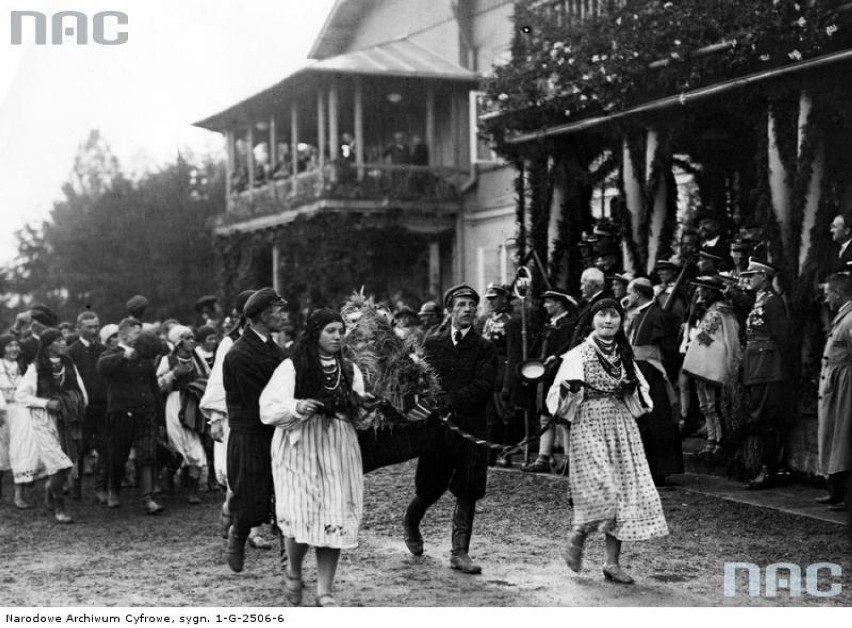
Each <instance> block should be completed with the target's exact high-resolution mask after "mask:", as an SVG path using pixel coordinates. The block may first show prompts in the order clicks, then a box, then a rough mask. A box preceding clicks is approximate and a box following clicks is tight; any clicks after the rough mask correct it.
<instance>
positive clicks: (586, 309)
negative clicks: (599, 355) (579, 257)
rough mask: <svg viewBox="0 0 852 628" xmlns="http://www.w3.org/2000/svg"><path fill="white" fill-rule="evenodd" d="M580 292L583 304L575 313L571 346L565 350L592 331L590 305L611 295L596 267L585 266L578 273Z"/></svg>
mask: <svg viewBox="0 0 852 628" xmlns="http://www.w3.org/2000/svg"><path fill="white" fill-rule="evenodd" d="M580 292H581V293H582V296H583V306H582V308H581V309H580V312H579V313H578V314H577V323H576V324H575V325H574V333H573V334H572V335H571V346H570V347H566V348H565V351H567V350H568V349H573V348H574V347H576V346H577V345H578V344H580V343H581V342H583V341H584V340H585V339H586V337H587V336H588V335H589V334H590V333H592V306H593V305H594V304H595V303H597V302H598V301H600V300H601V299H603V298H605V297H609V296H612V295H611V294H610V293H609V292H608V291H607V290H606V288H605V276H604V274H603V272H602V271H601V270H599V269H597V268H587V269H586V270H584V271H583V274H582V275H580Z"/></svg>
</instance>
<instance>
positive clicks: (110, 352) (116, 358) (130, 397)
mask: <svg viewBox="0 0 852 628" xmlns="http://www.w3.org/2000/svg"><path fill="white" fill-rule="evenodd" d="M97 368H98V373H100V374H101V376H103V378H104V380H106V384H107V412H108V413H109V414H115V413H126V412H136V413H156V412H157V411H158V410H159V404H160V387H159V385H158V384H157V374H156V371H155V370H154V363H153V362H152V361H151V360H150V359H149V358H143V357H140V356H139V354H138V353H137V355H136V356H134V358H133V359H132V360H127V359H125V357H124V348H123V347H121V346H118V347H113V348H112V349H106V350H105V351H104V352H103V353H102V354H101V357H100V358H99V359H98V367H97Z"/></svg>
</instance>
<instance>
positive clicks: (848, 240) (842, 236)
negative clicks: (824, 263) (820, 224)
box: [831, 212, 852, 273]
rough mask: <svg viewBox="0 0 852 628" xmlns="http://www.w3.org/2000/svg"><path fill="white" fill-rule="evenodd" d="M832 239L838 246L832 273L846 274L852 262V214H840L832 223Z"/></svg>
mask: <svg viewBox="0 0 852 628" xmlns="http://www.w3.org/2000/svg"><path fill="white" fill-rule="evenodd" d="M831 239H832V240H833V241H834V243H835V244H836V245H837V246H838V249H837V254H836V256H835V258H834V260H833V262H832V264H831V272H837V273H839V272H844V271H846V270H848V268H847V267H846V265H847V264H848V263H850V262H852V246H850V245H852V213H848V212H847V213H843V214H838V215H837V216H835V217H834V220H832V221H831Z"/></svg>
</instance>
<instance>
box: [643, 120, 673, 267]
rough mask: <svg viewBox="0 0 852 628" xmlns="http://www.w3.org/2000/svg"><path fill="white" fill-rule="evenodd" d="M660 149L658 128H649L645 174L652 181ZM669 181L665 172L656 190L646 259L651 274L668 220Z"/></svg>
mask: <svg viewBox="0 0 852 628" xmlns="http://www.w3.org/2000/svg"><path fill="white" fill-rule="evenodd" d="M659 150H660V134H659V132H658V131H657V130H656V129H648V140H647V146H646V150H645V176H646V178H647V179H646V181H650V179H651V176H652V175H653V173H652V172H651V170H652V169H653V166H654V159H655V158H656V157H657V153H658V152H659ZM667 185H668V184H667V183H666V177H665V173H663V175H662V176H661V178H660V182H659V185H658V186H657V189H656V190H654V207H653V210H652V212H653V213H652V214H651V225H650V227H651V228H650V230H649V234H648V259H647V260H646V269H647V272H648V273H649V274H650V273H651V271H652V270H654V263H655V261H656V259H657V252H658V251H659V250H660V245H661V244H662V243H661V242H660V236H661V235H662V232H663V225H664V224H665V221H666V196H667Z"/></svg>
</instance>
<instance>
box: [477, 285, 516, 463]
mask: <svg viewBox="0 0 852 628" xmlns="http://www.w3.org/2000/svg"><path fill="white" fill-rule="evenodd" d="M485 299H486V300H487V301H488V307H489V309H490V312H489V314H488V318H486V319H485V325H484V326H483V328H482V337H483V338H485V339H486V340H487V341H489V342H490V343H491V344H493V345H494V351H495V352H496V355H497V376H496V377H495V379H494V394H493V395H491V400H490V401H489V402H488V408H487V410H486V422H487V425H488V440H490V441H491V442H494V443H504V444H507V445H510V444H512V443H511V441H510V440H509V439H510V438H511V437H510V433H509V425H510V420H511V418H512V414H513V413H512V409H511V407H510V406H509V405H508V404H506V403H505V402H504V397H503V396H502V395H501V393H502V391H503V389H504V387H505V385H506V382H507V378H506V361H507V357H508V354H507V349H508V334H509V331H510V329H511V327H512V325H513V323H514V320H513V316H512V301H511V299H512V294H511V292H510V291H509V288H508V286H502V285H500V284H496V283H490V284H488V288H487V289H486V291H485ZM495 463H497V464H499V465H500V466H511V464H512V463H511V461H508V462H507V460H506V459H505V458H500V459H499V460H498V459H497V452H496V451H492V452H491V453H490V456H489V460H488V464H489V465H494V464H495Z"/></svg>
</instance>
